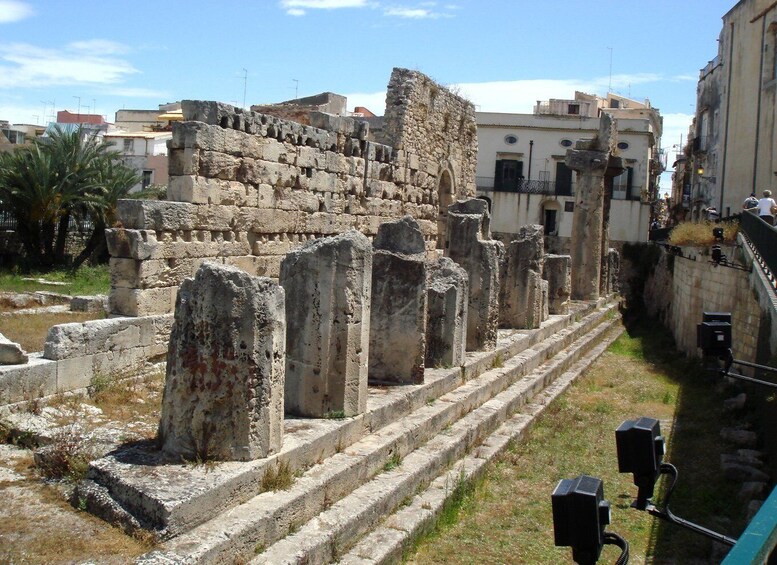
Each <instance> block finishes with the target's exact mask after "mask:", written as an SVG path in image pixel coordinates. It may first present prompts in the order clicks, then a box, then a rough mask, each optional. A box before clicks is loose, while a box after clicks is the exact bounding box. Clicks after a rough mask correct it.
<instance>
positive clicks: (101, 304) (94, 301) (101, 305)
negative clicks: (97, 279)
mask: <svg viewBox="0 0 777 565" xmlns="http://www.w3.org/2000/svg"><path fill="white" fill-rule="evenodd" d="M107 306H108V296H107V295H103V294H98V295H96V296H74V297H73V298H72V299H71V300H70V309H71V310H72V311H73V312H102V311H105V310H106V308H107Z"/></svg>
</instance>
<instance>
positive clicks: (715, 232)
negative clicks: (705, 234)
mask: <svg viewBox="0 0 777 565" xmlns="http://www.w3.org/2000/svg"><path fill="white" fill-rule="evenodd" d="M712 237H714V238H715V241H723V228H712Z"/></svg>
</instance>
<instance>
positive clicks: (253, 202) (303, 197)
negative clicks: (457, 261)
mask: <svg viewBox="0 0 777 565" xmlns="http://www.w3.org/2000/svg"><path fill="white" fill-rule="evenodd" d="M182 107H183V114H184V121H183V122H178V123H176V124H174V126H173V139H172V141H171V142H170V147H169V149H170V151H169V157H170V165H169V167H170V171H169V174H170V181H169V185H168V200H167V201H137V200H136V201H120V202H119V207H118V213H119V217H120V220H121V224H122V226H123V227H120V228H116V229H112V230H108V233H107V238H108V246H109V250H110V254H111V293H110V306H109V308H110V311H111V312H112V313H114V314H120V315H127V316H144V315H151V314H164V313H168V312H171V311H172V310H173V307H174V304H175V296H176V292H177V289H178V285H179V284H180V283H181V282H182V281H183V280H184V278H186V277H190V276H192V275H193V274H194V272H195V271H196V269H197V268H198V267H199V265H200V264H201V263H202V262H203V261H204V260H206V259H209V260H215V261H218V262H222V263H225V264H229V265H234V266H236V267H239V268H240V269H243V270H245V271H246V272H248V273H250V274H252V275H264V276H269V277H273V278H277V277H278V274H279V268H280V262H281V259H282V258H283V256H284V255H285V254H286V253H287V252H289V251H291V250H292V249H295V248H297V247H300V246H301V245H303V244H304V243H305V242H307V241H309V240H311V239H318V238H321V237H326V236H331V235H336V234H339V233H343V232H345V231H347V230H349V229H357V230H359V231H361V232H362V233H364V234H365V235H367V236H368V237H373V236H374V235H375V234H376V233H377V230H378V226H380V224H381V223H383V222H384V221H387V220H394V219H398V218H400V217H402V216H405V215H409V216H412V217H413V218H415V219H416V220H417V221H418V223H419V225H420V227H421V231H422V233H423V236H424V239H425V241H426V246H427V249H429V250H432V249H434V248H435V247H442V246H443V242H442V241H438V234H444V233H445V229H444V226H445V219H446V217H445V210H447V206H448V205H449V204H451V203H452V202H453V201H455V200H456V199H457V198H465V197H468V196H471V195H473V194H474V189H475V182H474V180H475V177H474V174H475V165H476V161H477V136H476V132H477V129H476V125H475V117H474V106H473V105H472V104H471V103H470V102H468V101H466V100H463V99H462V98H460V97H458V96H456V95H455V94H453V93H451V92H450V91H448V90H447V89H445V88H444V87H442V86H440V85H438V84H436V83H434V81H432V80H431V79H429V78H428V77H426V76H424V75H422V74H421V73H418V72H415V71H409V70H406V69H394V72H393V73H392V76H391V80H390V82H389V87H388V92H387V110H386V116H385V124H384V128H383V130H382V131H381V135H382V136H383V139H385V140H386V141H387V142H388V143H389V144H388V145H387V144H383V143H378V142H377V141H375V140H373V139H372V138H371V135H370V131H369V124H368V123H367V122H366V121H355V120H353V119H350V118H343V117H340V116H334V115H331V114H324V113H320V112H311V114H310V116H309V121H310V124H311V125H302V124H299V123H296V122H292V121H288V120H284V119H280V118H277V117H274V116H271V115H268V114H262V113H258V112H252V111H244V110H242V109H241V108H235V107H232V106H228V105H226V104H221V103H218V102H196V101H184V102H183V103H182ZM441 210H442V212H441Z"/></svg>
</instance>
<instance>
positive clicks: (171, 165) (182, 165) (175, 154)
mask: <svg viewBox="0 0 777 565" xmlns="http://www.w3.org/2000/svg"><path fill="white" fill-rule="evenodd" d="M167 163H168V168H167V174H168V175H169V176H170V177H173V176H179V175H196V174H198V171H199V164H200V150H199V149H195V148H193V147H186V148H184V149H170V151H169V152H168V158H167Z"/></svg>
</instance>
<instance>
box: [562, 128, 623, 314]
mask: <svg viewBox="0 0 777 565" xmlns="http://www.w3.org/2000/svg"><path fill="white" fill-rule="evenodd" d="M614 141H615V120H614V119H613V118H612V117H611V116H610V115H609V114H602V116H601V118H600V120H599V133H598V134H597V137H595V138H594V139H592V140H579V141H577V143H576V144H575V149H570V150H568V151H567V156H566V165H567V166H568V167H569V168H570V169H572V170H574V171H576V172H577V192H576V195H575V212H574V218H573V220H572V237H571V240H572V241H571V250H570V257H571V262H572V298H573V299H574V300H596V299H597V298H599V278H600V276H601V266H602V226H603V214H604V177H605V172H606V170H607V167H608V164H609V157H610V153H611V151H612V146H613V144H614Z"/></svg>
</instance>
